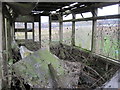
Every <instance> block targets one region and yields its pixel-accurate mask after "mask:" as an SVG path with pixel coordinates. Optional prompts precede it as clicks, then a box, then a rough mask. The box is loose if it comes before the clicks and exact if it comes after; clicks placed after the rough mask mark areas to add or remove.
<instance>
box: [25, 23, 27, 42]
mask: <svg viewBox="0 0 120 90" xmlns="http://www.w3.org/2000/svg"><path fill="white" fill-rule="evenodd" d="M25 40H27V22H25Z"/></svg>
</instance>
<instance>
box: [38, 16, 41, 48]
mask: <svg viewBox="0 0 120 90" xmlns="http://www.w3.org/2000/svg"><path fill="white" fill-rule="evenodd" d="M38 18H39V44H40V48H41V16H39V17H38Z"/></svg>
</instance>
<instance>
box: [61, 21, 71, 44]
mask: <svg viewBox="0 0 120 90" xmlns="http://www.w3.org/2000/svg"><path fill="white" fill-rule="evenodd" d="M71 36H72V22H64V23H63V43H64V44H67V45H71V39H72V38H71Z"/></svg>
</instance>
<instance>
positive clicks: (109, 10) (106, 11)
mask: <svg viewBox="0 0 120 90" xmlns="http://www.w3.org/2000/svg"><path fill="white" fill-rule="evenodd" d="M118 7H119V5H118V4H116V5H111V6H106V7H103V8H102V9H100V8H98V16H105V15H114V14H118Z"/></svg>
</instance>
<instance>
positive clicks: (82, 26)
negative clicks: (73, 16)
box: [75, 21, 92, 50]
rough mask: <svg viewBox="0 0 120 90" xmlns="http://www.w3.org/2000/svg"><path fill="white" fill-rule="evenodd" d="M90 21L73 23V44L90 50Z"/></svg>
mask: <svg viewBox="0 0 120 90" xmlns="http://www.w3.org/2000/svg"><path fill="white" fill-rule="evenodd" d="M91 40H92V21H80V22H76V23H75V46H78V47H81V48H84V49H87V50H91Z"/></svg>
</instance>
